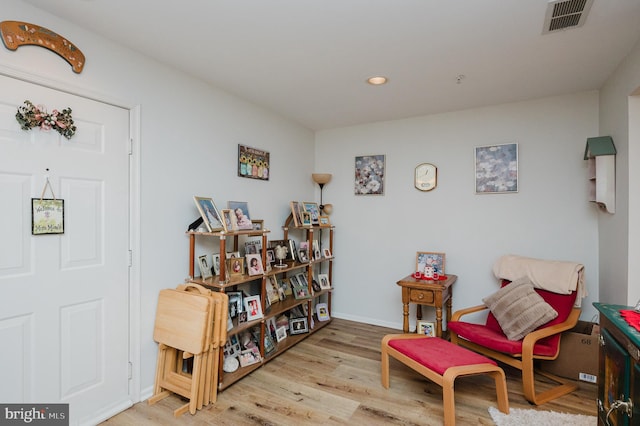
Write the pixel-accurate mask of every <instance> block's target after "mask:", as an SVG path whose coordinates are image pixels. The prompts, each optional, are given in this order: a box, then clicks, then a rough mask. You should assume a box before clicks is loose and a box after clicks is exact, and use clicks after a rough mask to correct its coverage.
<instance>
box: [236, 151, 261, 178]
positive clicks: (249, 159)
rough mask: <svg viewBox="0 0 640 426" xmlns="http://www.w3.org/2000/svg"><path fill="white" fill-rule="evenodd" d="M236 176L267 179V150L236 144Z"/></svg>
mask: <svg viewBox="0 0 640 426" xmlns="http://www.w3.org/2000/svg"><path fill="white" fill-rule="evenodd" d="M238 176H240V177H244V178H251V179H258V180H269V152H268V151H263V150H261V149H257V148H251V147H249V146H245V145H240V144H238Z"/></svg>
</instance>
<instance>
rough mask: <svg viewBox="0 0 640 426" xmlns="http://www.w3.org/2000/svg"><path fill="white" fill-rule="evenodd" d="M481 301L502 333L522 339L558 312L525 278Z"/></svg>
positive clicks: (553, 317)
mask: <svg viewBox="0 0 640 426" xmlns="http://www.w3.org/2000/svg"><path fill="white" fill-rule="evenodd" d="M482 301H483V302H484V303H485V305H486V306H487V307H488V308H489V310H490V311H491V313H492V314H493V315H494V317H495V319H496V320H497V321H498V323H499V324H500V328H501V329H502V331H503V333H504V334H505V335H506V336H507V338H508V339H509V340H513V341H515V340H521V339H522V338H524V336H526V335H527V334H529V333H530V332H532V331H533V330H535V329H536V328H538V327H540V326H541V325H544V324H546V323H548V322H549V321H551V320H553V319H555V318H556V317H557V316H558V312H557V311H556V310H555V309H553V308H552V307H551V305H549V304H548V303H547V302H546V301H545V300H544V299H543V298H542V297H541V296H540V295H539V294H538V293H536V291H535V290H534V289H533V284H532V283H531V282H530V281H529V280H528V279H527V278H522V279H519V280H515V281H513V282H512V283H510V284H508V285H506V286H504V287H502V288H501V289H500V290H498V291H497V292H495V293H494V294H493V295H491V296H488V297H485V298H484V299H482Z"/></svg>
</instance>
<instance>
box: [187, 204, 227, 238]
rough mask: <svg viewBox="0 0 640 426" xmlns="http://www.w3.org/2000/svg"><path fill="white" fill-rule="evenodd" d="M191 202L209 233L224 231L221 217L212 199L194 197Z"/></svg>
mask: <svg viewBox="0 0 640 426" xmlns="http://www.w3.org/2000/svg"><path fill="white" fill-rule="evenodd" d="M193 200H194V201H195V203H196V207H197V208H198V211H199V212H200V216H202V220H203V222H204V224H205V226H206V227H207V230H208V231H209V232H217V231H224V230H225V228H224V225H223V222H222V216H220V212H219V211H218V208H217V207H216V205H215V203H214V202H213V198H209V197H198V196H194V197H193Z"/></svg>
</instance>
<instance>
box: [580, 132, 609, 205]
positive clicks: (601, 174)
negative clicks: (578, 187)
mask: <svg viewBox="0 0 640 426" xmlns="http://www.w3.org/2000/svg"><path fill="white" fill-rule="evenodd" d="M584 159H585V160H587V161H588V162H589V163H588V173H589V201H592V202H594V203H596V204H597V205H598V206H599V207H600V208H601V209H603V210H605V211H607V212H609V213H615V211H616V147H615V146H614V145H613V139H612V138H611V136H599V137H595V138H587V146H586V148H585V151H584Z"/></svg>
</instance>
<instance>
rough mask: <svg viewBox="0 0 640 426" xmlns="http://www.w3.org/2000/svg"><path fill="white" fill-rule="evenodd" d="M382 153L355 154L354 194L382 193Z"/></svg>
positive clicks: (383, 164)
mask: <svg viewBox="0 0 640 426" xmlns="http://www.w3.org/2000/svg"><path fill="white" fill-rule="evenodd" d="M384 174H385V156H384V155H362V156H356V160H355V181H354V193H355V195H384Z"/></svg>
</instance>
